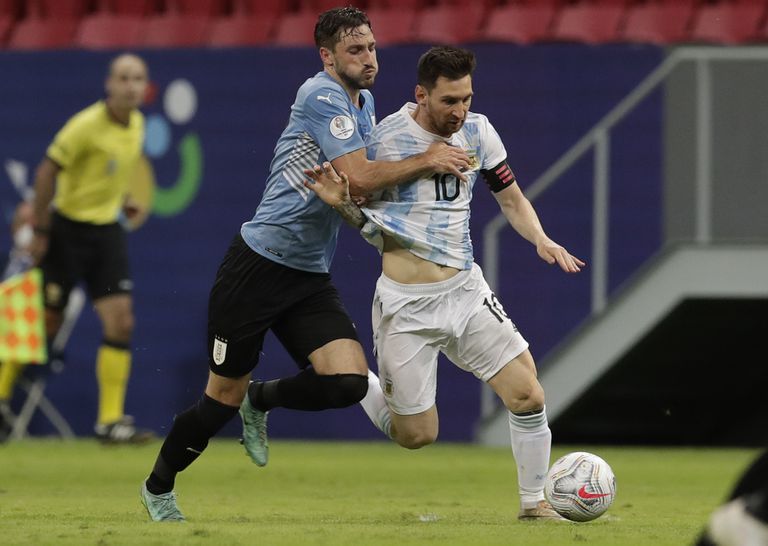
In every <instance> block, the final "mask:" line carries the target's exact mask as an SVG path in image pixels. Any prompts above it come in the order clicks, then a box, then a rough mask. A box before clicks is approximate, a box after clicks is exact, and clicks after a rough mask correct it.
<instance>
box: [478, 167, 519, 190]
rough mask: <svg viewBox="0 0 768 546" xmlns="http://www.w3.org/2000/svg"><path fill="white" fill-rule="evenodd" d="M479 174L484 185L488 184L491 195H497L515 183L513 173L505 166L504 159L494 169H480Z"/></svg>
mask: <svg viewBox="0 0 768 546" xmlns="http://www.w3.org/2000/svg"><path fill="white" fill-rule="evenodd" d="M480 172H481V173H483V178H485V183H486V184H488V187H489V188H491V191H492V192H493V193H498V192H500V191H501V190H503V189H504V188H506V187H508V186H511V185H512V184H514V182H515V173H513V172H512V169H510V168H509V165H507V160H506V159H505V160H504V161H502V162H501V163H499V164H498V165H496V166H495V167H494V168H492V169H480Z"/></svg>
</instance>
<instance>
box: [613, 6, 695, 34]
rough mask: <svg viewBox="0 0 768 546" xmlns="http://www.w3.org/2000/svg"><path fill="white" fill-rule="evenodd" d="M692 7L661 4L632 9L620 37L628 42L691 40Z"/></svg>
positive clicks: (632, 7) (628, 13)
mask: <svg viewBox="0 0 768 546" xmlns="http://www.w3.org/2000/svg"><path fill="white" fill-rule="evenodd" d="M692 14H693V6H692V5H691V4H688V3H686V2H682V3H676V2H661V3H649V4H638V5H635V6H630V8H629V11H628V12H627V18H626V19H625V20H624V27H623V28H622V29H621V31H620V32H619V37H620V38H621V39H622V40H625V41H627V42H645V43H651V44H672V43H675V42H682V41H684V40H685V39H686V38H687V37H688V24H689V23H690V21H691V15H692Z"/></svg>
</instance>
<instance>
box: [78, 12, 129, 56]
mask: <svg viewBox="0 0 768 546" xmlns="http://www.w3.org/2000/svg"><path fill="white" fill-rule="evenodd" d="M143 30H144V18H143V17H140V16H137V15H115V14H111V13H97V14H95V15H91V16H88V17H85V18H83V19H82V21H81V22H80V26H79V27H78V29H77V35H76V36H75V45H76V46H79V47H84V48H87V49H115V48H121V47H137V46H139V45H141V43H142V34H143Z"/></svg>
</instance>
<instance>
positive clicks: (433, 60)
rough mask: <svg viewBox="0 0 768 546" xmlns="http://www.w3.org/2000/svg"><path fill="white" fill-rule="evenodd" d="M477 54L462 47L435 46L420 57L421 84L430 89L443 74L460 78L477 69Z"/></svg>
mask: <svg viewBox="0 0 768 546" xmlns="http://www.w3.org/2000/svg"><path fill="white" fill-rule="evenodd" d="M476 65H477V61H476V60H475V54H474V53H472V52H471V51H469V50H468V49H461V48H460V47H450V46H439V47H433V48H431V49H430V50H429V51H427V52H426V53H424V55H422V56H421V58H420V59H419V68H418V78H419V81H418V83H419V85H421V86H422V87H425V88H426V89H428V90H430V89H432V88H434V87H435V84H436V83H437V79H438V78H439V77H440V76H443V77H445V78H447V79H449V80H459V79H461V78H463V77H464V76H467V75H470V76H471V75H472V73H473V72H474V71H475V66H476Z"/></svg>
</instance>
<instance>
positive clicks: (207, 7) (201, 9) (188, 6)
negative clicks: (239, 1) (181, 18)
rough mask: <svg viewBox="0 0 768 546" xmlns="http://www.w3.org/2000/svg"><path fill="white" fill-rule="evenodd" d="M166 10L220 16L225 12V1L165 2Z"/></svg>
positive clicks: (180, 0)
mask: <svg viewBox="0 0 768 546" xmlns="http://www.w3.org/2000/svg"><path fill="white" fill-rule="evenodd" d="M165 5H166V10H167V11H169V12H177V13H185V14H188V15H209V16H210V15H222V14H223V13H225V12H226V7H227V5H226V2H225V0H166V2H165Z"/></svg>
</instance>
